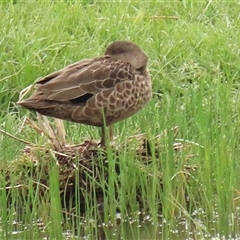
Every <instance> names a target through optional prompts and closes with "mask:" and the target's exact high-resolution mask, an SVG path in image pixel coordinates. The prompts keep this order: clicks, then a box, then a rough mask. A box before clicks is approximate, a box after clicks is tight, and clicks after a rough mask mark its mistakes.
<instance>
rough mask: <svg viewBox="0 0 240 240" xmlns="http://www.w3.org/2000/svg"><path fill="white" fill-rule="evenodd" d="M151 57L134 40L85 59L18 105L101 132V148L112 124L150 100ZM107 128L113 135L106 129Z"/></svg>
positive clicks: (55, 75) (42, 83) (50, 77)
mask: <svg viewBox="0 0 240 240" xmlns="http://www.w3.org/2000/svg"><path fill="white" fill-rule="evenodd" d="M147 63H148V56H147V55H146V54H145V52H144V51H143V50H141V48H140V47H139V46H138V45H136V44H135V43H133V42H130V41H115V42H113V43H111V44H110V45H109V46H107V48H106V50H105V53H104V54H103V55H102V56H97V57H95V58H92V59H83V60H81V61H78V62H76V63H73V64H71V65H68V66H66V67H64V68H63V69H61V70H59V71H56V72H53V73H50V74H48V75H46V76H45V77H43V78H41V79H39V80H37V81H36V82H35V83H34V87H35V91H34V93H33V94H32V95H31V96H30V97H29V98H27V99H26V100H20V101H18V102H17V104H18V105H19V106H21V107H23V108H26V109H28V110H31V111H35V112H38V113H40V114H42V115H45V116H50V117H54V118H58V119H62V120H67V121H72V122H75V123H80V124H85V125H90V126H96V127H100V128H101V141H100V143H99V144H100V145H101V146H105V144H106V139H107V137H109V139H110V141H111V139H112V136H113V133H112V125H113V124H114V123H117V122H119V121H121V120H124V119H126V118H129V117H131V116H132V115H134V114H135V113H137V112H138V111H139V110H141V109H142V108H143V107H144V106H145V105H146V104H147V103H148V102H149V101H150V99H151V95H152V84H151V76H150V73H149V70H148V68H147ZM107 128H109V131H106V129H107Z"/></svg>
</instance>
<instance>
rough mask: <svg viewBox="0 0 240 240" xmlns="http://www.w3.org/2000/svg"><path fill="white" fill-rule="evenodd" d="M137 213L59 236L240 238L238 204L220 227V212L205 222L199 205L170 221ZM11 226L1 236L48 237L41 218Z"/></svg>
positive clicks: (118, 239)
mask: <svg viewBox="0 0 240 240" xmlns="http://www.w3.org/2000/svg"><path fill="white" fill-rule="evenodd" d="M136 215H137V216H138V217H128V218H127V219H121V215H120V214H117V215H116V219H115V221H114V223H111V222H108V223H102V224H101V225H99V224H97V223H96V222H95V221H94V220H92V221H91V222H90V223H89V222H88V224H87V223H85V222H84V221H83V222H82V223H81V224H80V225H81V226H79V229H78V231H72V230H65V231H64V233H63V235H62V237H63V239H84V240H87V239H98V240H104V239H111V240H121V239H123V240H126V239H137V240H146V239H214V240H217V239H240V208H237V209H236V211H235V213H234V215H233V216H232V218H231V219H232V221H229V223H228V224H227V225H225V226H222V228H221V227H220V225H218V224H220V218H221V216H219V215H218V214H216V213H213V217H212V219H213V220H212V222H206V221H205V220H206V216H204V215H205V214H204V211H203V210H202V209H198V210H196V211H195V212H194V213H193V214H192V215H191V216H188V218H186V217H181V216H180V217H179V218H176V219H173V221H170V223H169V222H167V221H166V220H165V219H164V218H163V217H162V216H161V215H159V216H158V221H154V219H153V218H152V217H151V215H150V214H143V213H139V214H135V216H136ZM204 221H205V222H204ZM90 225H91V226H90ZM11 229H12V230H13V229H14V231H12V232H11V233H9V232H8V234H6V232H5V231H4V229H3V227H0V236H2V237H4V238H6V237H7V238H8V239H30V238H29V237H30V236H32V237H34V239H36V238H38V239H51V237H49V236H48V233H47V232H46V231H45V230H46V226H44V224H43V222H42V221H41V220H38V221H37V222H35V223H32V224H31V226H30V225H23V224H22V223H21V222H13V223H12V228H11ZM33 231H34V232H33ZM48 231H49V230H48ZM224 231H225V232H224ZM4 232H5V233H4ZM6 235H7V236H6ZM27 236H28V237H27Z"/></svg>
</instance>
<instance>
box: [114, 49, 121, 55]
mask: <svg viewBox="0 0 240 240" xmlns="http://www.w3.org/2000/svg"><path fill="white" fill-rule="evenodd" d="M114 53H115V54H120V53H123V50H122V49H116V50H115V51H114Z"/></svg>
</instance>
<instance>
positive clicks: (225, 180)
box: [0, 1, 240, 239]
mask: <svg viewBox="0 0 240 240" xmlns="http://www.w3.org/2000/svg"><path fill="white" fill-rule="evenodd" d="M239 9H240V5H239V3H238V2H237V1H222V2H220V1H219V2H217V1H172V2H171V1H151V2H146V1H138V2H136V1H128V2H127V1H126V2H125V1H124V2H111V3H110V2H102V1H61V2H60V1H58V2H53V1H47V2H46V1H8V2H1V3H0V16H1V21H0V32H1V39H0V52H1V54H0V59H1V63H2V64H1V69H0V104H1V105H0V106H1V107H0V127H1V129H3V130H5V131H7V132H10V133H11V134H14V135H16V136H18V137H21V138H24V139H26V140H28V141H31V142H38V141H42V140H41V138H40V137H39V136H38V135H37V134H35V133H34V132H33V131H32V130H31V129H30V128H28V127H25V131H24V132H21V133H20V132H19V128H20V126H21V124H22V121H23V118H24V116H25V115H28V116H29V115H30V113H29V112H28V111H27V110H24V109H19V108H17V107H16V104H15V102H16V101H17V100H18V96H19V93H20V91H21V90H22V89H23V88H25V87H26V86H28V85H29V84H32V83H33V81H34V80H35V79H37V78H39V77H41V76H44V75H46V74H48V73H50V72H52V71H54V70H58V69H60V68H62V67H63V66H65V65H67V64H70V63H72V62H74V61H78V60H79V59H82V58H90V57H94V56H96V55H100V54H102V53H103V52H104V49H105V47H106V46H107V45H108V44H109V43H110V42H112V41H114V40H119V39H126V40H131V41H133V42H135V43H137V44H138V45H139V46H141V48H142V49H144V51H145V52H146V53H147V55H148V56H149V58H150V59H149V68H150V72H151V75H152V84H153V98H152V100H151V102H150V103H149V104H148V105H147V106H146V107H145V108H144V109H143V110H142V111H141V112H139V113H138V114H136V115H135V116H133V117H132V118H130V119H128V120H125V121H123V122H120V123H118V124H115V126H114V133H115V135H116V136H118V137H119V139H120V140H121V141H125V139H126V136H127V135H131V134H135V133H139V132H146V133H148V134H149V136H155V135H157V134H159V133H161V132H162V131H163V130H164V129H170V128H171V127H172V126H175V125H177V126H179V128H180V133H179V138H182V139H185V140H191V141H193V142H196V143H199V144H200V145H201V146H202V148H201V147H197V146H196V147H192V148H191V150H189V152H188V153H191V154H193V155H194V157H192V158H191V159H190V161H191V163H194V164H196V165H197V166H198V172H197V173H196V174H195V175H194V176H190V179H191V183H190V184H189V185H187V184H186V179H185V178H184V176H183V174H182V166H183V164H184V163H185V162H186V159H187V156H186V155H185V154H184V153H183V154H179V155H178V156H177V158H178V159H179V165H178V166H177V168H176V167H175V164H174V161H175V159H176V155H175V154H174V153H173V151H172V150H171V147H167V145H166V147H165V151H163V153H162V156H161V158H160V159H161V170H162V171H163V173H164V178H163V183H164V186H165V187H164V189H163V190H161V189H160V188H159V182H158V180H157V179H156V178H152V181H149V178H148V177H147V176H148V174H142V173H141V172H137V170H134V164H132V165H131V161H132V158H131V156H130V155H129V156H128V155H127V156H125V155H124V154H123V157H122V158H123V163H124V164H123V166H122V168H123V170H124V169H125V170H126V167H125V168H124V166H125V165H127V166H129V167H130V170H128V171H127V170H126V171H125V175H123V176H122V178H123V180H122V181H125V182H126V185H128V184H129V183H132V185H129V186H128V187H126V189H125V190H123V189H121V191H122V198H121V204H122V205H121V206H123V208H124V206H126V203H127V202H128V201H131V195H129V193H130V192H131V191H133V194H134V191H136V189H135V190H134V186H135V185H134V184H136V183H137V182H138V181H140V182H141V184H142V185H141V186H142V188H143V189H145V196H146V202H147V205H148V207H149V208H150V209H151V211H152V214H153V216H155V220H156V216H157V212H156V205H157V204H158V202H159V201H161V202H162V204H163V212H162V213H163V217H164V218H165V219H166V221H167V223H169V225H168V224H167V225H164V226H163V227H162V229H161V231H162V232H164V235H163V238H164V236H169V234H170V233H171V231H170V230H171V229H176V228H177V226H176V225H175V223H174V222H175V221H174V220H173V219H175V218H174V216H176V209H177V210H178V211H177V212H178V215H177V216H176V217H183V216H184V217H185V218H186V221H189V224H190V223H191V226H194V227H193V229H192V230H191V231H193V232H194V231H195V232H197V233H198V234H199V233H201V234H202V235H201V236H217V235H218V234H219V235H221V236H223V235H224V236H232V237H234V236H239V233H240V229H239V227H238V226H239V215H240V212H239V205H240V202H239V195H240V194H239V191H240V189H239V184H240V178H239V176H238V175H239V174H238V173H239V170H240V166H239V165H240V161H239V154H240V152H239V139H240V138H239V133H240V131H239V130H240V129H239V120H240V118H239V112H240V104H239V91H238V89H239V83H240V81H239V78H240V75H239V69H240V68H239V66H240V58H239V53H240V50H239V49H240V38H239V34H240V30H239V24H240V15H239ZM154 16H174V17H176V19H172V18H170V17H167V18H159V17H154ZM65 126H66V130H67V137H68V141H69V142H76V143H78V142H80V141H82V140H83V139H86V138H89V137H90V136H91V137H93V138H96V139H98V138H99V131H98V130H97V129H96V128H92V127H88V126H83V125H79V124H73V123H68V122H66V123H65ZM172 140H173V136H172V134H169V137H167V139H166V140H165V141H166V143H170V144H172ZM23 147H24V146H23V145H22V144H19V143H18V142H16V141H14V140H13V139H10V138H8V137H6V136H4V135H2V134H0V148H1V155H0V161H1V162H3V163H6V164H7V163H8V161H11V160H14V159H15V158H16V156H17V155H18V154H19V151H20V149H22V148H23ZM159 161H160V160H159V159H156V163H155V164H153V166H152V169H149V172H153V173H154V172H155V171H157V170H159V164H158V163H159ZM129 162H130V163H129ZM128 164H129V165H128ZM53 170H54V169H53ZM123 172H124V171H123ZM114 177H116V176H113V178H114ZM13 178H14V176H13ZM52 181H53V185H54V179H53V180H52ZM186 185H187V187H188V191H189V204H190V205H191V209H192V211H187V209H188V208H187V207H186V206H185V203H184V196H183V194H182V191H181V190H182V189H183V187H186ZM2 186H4V183H2ZM54 186H55V185H54ZM56 194H57V193H53V195H54V196H55V195H56ZM33 195H34V194H33ZM108 197H109V196H108ZM1 199H2V201H1V203H2V207H4V206H5V203H4V201H5V200H6V196H5V195H4V191H3V193H1ZM30 200H31V199H30ZM30 200H29V202H30ZM56 201H57V200H56ZM53 206H57V204H54V202H53V203H52V205H50V206H49V212H47V211H46V210H45V211H46V213H45V216H46V219H45V220H46V222H45V223H46V225H47V226H48V227H49V229H48V231H47V234H48V235H49V236H51V237H52V238H54V237H59V236H62V233H61V231H62V230H61V224H60V222H61V221H60V217H59V218H58V217H56V219H52V218H51V216H52V214H54V213H57V212H58V211H57V210H58V209H55V208H54V207H53ZM133 206H134V203H133ZM5 207H6V206H5ZM114 207H115V205H114V203H113V206H109V211H110V210H111V209H114ZM199 209H202V212H203V213H201V211H199ZM133 210H134V207H133ZM194 210H195V211H194ZM12 211H13V212H14V210H12ZM110 212H111V211H110ZM112 213H113V212H112ZM1 214H2V218H3V219H4V221H3V226H2V228H3V229H5V230H6V229H8V231H7V230H6V231H7V232H8V234H10V235H11V231H13V230H14V228H12V227H10V225H11V221H10V220H11V219H12V220H13V219H14V217H13V216H11V215H10V214H9V213H7V210H6V208H5V211H2V213H1ZM29 214H30V213H29ZM54 216H56V215H54ZM28 217H30V219H34V216H33V215H28ZM9 219H10V220H9ZM56 220H57V222H55V221H56ZM9 221H10V225H8V223H9ZM86 221H87V222H88V221H90V219H88V220H86ZM51 226H55V227H56V226H58V228H57V229H58V230H57V231H52V228H51ZM88 226H89V229H90V230H89V232H91V227H90V224H89V225H88ZM160 228H161V227H160ZM36 229H37V228H34V229H33V230H34V232H36ZM122 229H125V232H126V234H127V235H124V234H125V232H124V230H121V231H120V232H121V234H122V236H132V235H131V234H133V232H134V233H135V234H137V235H136V236H137V237H136V236H135V238H136V239H140V236H142V238H143V239H144V238H147V236H146V235H144V233H143V232H141V231H139V230H137V231H136V230H132V229H135V228H134V227H133V228H131V230H129V231H128V228H125V227H123V228H122ZM126 229H127V230H126ZM148 229H150V228H148ZM156 229H157V230H155V231H153V230H152V229H151V230H149V232H150V233H153V235H151V237H149V236H150V235H149V236H148V237H149V238H154V237H156V236H157V234H158V232H159V231H160V230H159V226H158V227H157V228H156ZM86 232H87V233H88V231H86ZM145 232H146V231H145ZM186 234H187V236H189V235H191V234H190V233H189V232H187V233H186ZM205 234H206V235H205ZM3 236H4V235H3ZM24 236H25V237H26V235H24ZM37 236H38V235H37ZM110 238H111V237H110ZM125 238H126V237H125ZM156 238H157V237H156Z"/></svg>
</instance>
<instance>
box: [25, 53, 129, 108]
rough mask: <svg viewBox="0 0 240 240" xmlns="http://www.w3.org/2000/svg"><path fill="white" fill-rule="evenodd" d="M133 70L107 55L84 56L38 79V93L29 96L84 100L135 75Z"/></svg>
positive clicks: (55, 99)
mask: <svg viewBox="0 0 240 240" xmlns="http://www.w3.org/2000/svg"><path fill="white" fill-rule="evenodd" d="M130 70H131V67H130V66H129V64H127V63H123V62H120V61H113V60H111V58H110V57H108V56H105V57H99V58H96V59H93V60H83V61H80V62H77V63H74V64H72V65H69V66H68V67H66V68H64V69H62V70H60V71H57V72H54V73H52V74H49V75H47V76H46V77H44V78H42V79H40V80H38V81H37V82H36V84H37V90H36V93H35V94H33V96H32V97H30V98H31V99H33V98H35V99H36V98H41V99H42V100H49V101H54V102H55V101H56V102H72V103H79V104H81V101H84V102H86V100H87V99H89V98H91V97H92V96H93V95H96V94H97V93H99V92H101V91H104V90H106V89H108V90H109V89H112V88H114V87H116V85H117V84H118V83H119V82H120V81H124V80H130V79H132V77H133V76H132V74H131V71H130ZM108 92H109V91H108ZM39 100H40V99H39Z"/></svg>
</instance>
